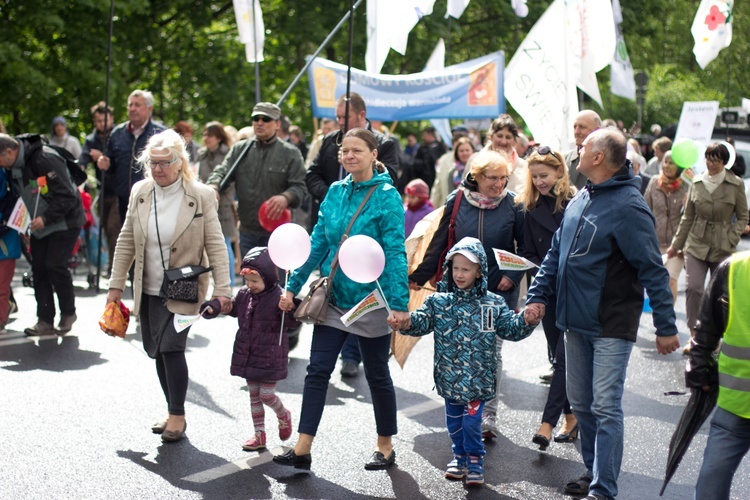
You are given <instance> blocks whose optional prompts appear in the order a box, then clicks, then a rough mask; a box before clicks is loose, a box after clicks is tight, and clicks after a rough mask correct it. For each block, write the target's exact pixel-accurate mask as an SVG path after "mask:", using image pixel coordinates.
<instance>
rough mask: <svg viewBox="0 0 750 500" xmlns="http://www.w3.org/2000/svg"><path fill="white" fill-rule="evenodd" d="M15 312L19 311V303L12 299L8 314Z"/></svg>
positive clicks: (9, 303) (9, 302)
mask: <svg viewBox="0 0 750 500" xmlns="http://www.w3.org/2000/svg"><path fill="white" fill-rule="evenodd" d="M15 312H18V304H16V301H15V300H13V299H11V300H9V301H8V314H13V313H15Z"/></svg>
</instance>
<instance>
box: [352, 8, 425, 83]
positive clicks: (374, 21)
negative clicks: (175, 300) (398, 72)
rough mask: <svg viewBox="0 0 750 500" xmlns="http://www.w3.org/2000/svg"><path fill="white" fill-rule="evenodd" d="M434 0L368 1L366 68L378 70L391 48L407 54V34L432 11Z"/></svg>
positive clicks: (376, 71)
mask: <svg viewBox="0 0 750 500" xmlns="http://www.w3.org/2000/svg"><path fill="white" fill-rule="evenodd" d="M434 4H435V0H367V52H366V53H365V69H367V71H368V72H369V73H380V70H381V69H383V64H385V60H386V58H387V57H388V51H389V50H390V49H393V50H395V51H396V52H398V53H399V54H401V55H406V44H407V42H408V41H409V33H410V32H411V30H412V29H413V28H414V26H416V25H417V23H418V22H419V20H420V19H422V17H424V16H429V15H430V14H432V7H433V5H434Z"/></svg>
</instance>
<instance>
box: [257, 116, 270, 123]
mask: <svg viewBox="0 0 750 500" xmlns="http://www.w3.org/2000/svg"><path fill="white" fill-rule="evenodd" d="M261 120H262V121H263V123H268V122H272V121H273V118H271V117H270V116H266V115H255V116H253V122H257V121H261Z"/></svg>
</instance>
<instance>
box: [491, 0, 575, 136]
mask: <svg viewBox="0 0 750 500" xmlns="http://www.w3.org/2000/svg"><path fill="white" fill-rule="evenodd" d="M560 40H565V1H564V0H555V1H554V2H552V4H551V5H550V6H549V7H548V8H547V10H546V11H545V12H544V14H542V17H540V18H539V20H538V21H537V22H536V24H535V25H534V27H533V28H531V31H529V34H528V35H527V36H526V38H525V39H524V41H523V42H522V43H521V45H520V46H519V47H518V50H517V51H516V53H515V54H514V55H513V58H512V59H511V60H510V63H508V66H507V67H506V68H505V98H506V99H507V100H508V102H509V103H510V104H511V106H513V109H515V110H516V112H517V113H518V114H519V115H521V116H522V117H523V120H524V121H525V122H526V125H527V126H528V127H529V130H531V133H532V134H533V136H534V140H536V142H538V143H540V144H545V145H548V146H550V147H551V148H553V149H558V150H559V149H565V148H568V147H569V145H570V143H571V141H570V139H569V134H570V133H571V132H572V130H573V120H574V119H575V115H576V114H577V113H578V94H577V92H576V78H575V76H574V75H573V74H571V72H570V71H569V70H568V66H567V49H566V45H565V44H564V43H560Z"/></svg>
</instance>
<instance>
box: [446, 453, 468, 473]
mask: <svg viewBox="0 0 750 500" xmlns="http://www.w3.org/2000/svg"><path fill="white" fill-rule="evenodd" d="M465 477H466V457H464V456H462V455H456V456H455V457H453V460H451V461H450V462H448V468H447V469H445V478H446V479H463V478H465Z"/></svg>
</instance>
